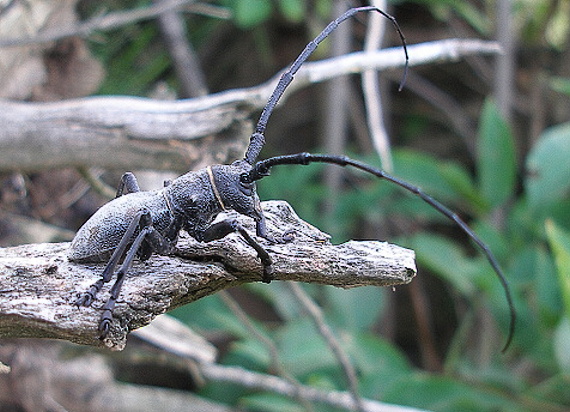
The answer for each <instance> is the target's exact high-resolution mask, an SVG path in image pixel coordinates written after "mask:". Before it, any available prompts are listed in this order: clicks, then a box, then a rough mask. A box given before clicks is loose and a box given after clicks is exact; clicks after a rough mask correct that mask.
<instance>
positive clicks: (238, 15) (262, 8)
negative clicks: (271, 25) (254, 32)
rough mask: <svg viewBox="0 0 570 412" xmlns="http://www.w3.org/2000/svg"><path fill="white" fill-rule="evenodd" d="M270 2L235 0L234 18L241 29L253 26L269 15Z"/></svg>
mask: <svg viewBox="0 0 570 412" xmlns="http://www.w3.org/2000/svg"><path fill="white" fill-rule="evenodd" d="M272 4H273V3H272V2H271V1H266V0H236V1H235V2H234V3H233V6H234V9H233V11H234V20H235V22H236V24H237V25H238V26H239V27H241V28H243V29H248V28H251V27H254V26H256V25H258V24H260V23H262V22H263V21H265V20H266V19H267V18H268V17H269V15H270V14H271V10H272V8H273V5H272Z"/></svg>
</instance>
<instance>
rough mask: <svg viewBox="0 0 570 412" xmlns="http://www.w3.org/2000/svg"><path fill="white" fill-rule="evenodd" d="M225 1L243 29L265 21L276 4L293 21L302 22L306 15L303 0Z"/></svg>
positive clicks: (236, 21)
mask: <svg viewBox="0 0 570 412" xmlns="http://www.w3.org/2000/svg"><path fill="white" fill-rule="evenodd" d="M225 3H226V5H227V6H228V7H229V8H230V9H231V10H232V12H233V18H234V21H235V23H236V24H237V25H238V26H239V27H241V28H243V29H249V28H253V27H255V26H258V25H259V24H261V23H263V22H264V21H265V20H267V19H268V18H269V17H270V16H271V13H272V12H273V9H274V6H277V8H278V10H279V11H280V13H281V14H282V15H283V16H284V17H285V18H286V19H287V20H289V21H291V22H300V21H302V20H303V18H304V16H305V2H304V1H302V0H278V1H276V2H273V1H267V0H232V1H226V2H225Z"/></svg>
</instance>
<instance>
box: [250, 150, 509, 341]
mask: <svg viewBox="0 0 570 412" xmlns="http://www.w3.org/2000/svg"><path fill="white" fill-rule="evenodd" d="M309 163H332V164H337V165H339V166H353V167H355V168H357V169H360V170H363V171H365V172H368V173H371V174H373V175H374V176H377V177H379V178H380V179H385V180H388V181H389V182H392V183H395V184H396V185H398V186H400V187H402V188H404V189H406V190H407V191H409V192H411V193H413V194H415V195H417V196H419V197H420V198H421V199H422V200H423V201H424V202H426V203H427V204H429V205H430V206H431V207H433V208H434V209H436V210H437V211H438V212H440V213H441V214H443V215H444V216H446V217H447V218H449V219H451V220H452V221H453V222H455V223H456V224H457V225H458V226H459V227H460V228H461V230H463V232H465V233H466V234H467V235H468V236H469V237H470V238H471V239H472V240H473V242H475V244H476V245H477V246H478V247H479V248H480V249H481V251H482V252H483V254H484V255H485V257H486V258H487V260H488V261H489V263H490V264H491V266H492V267H493V270H494V271H495V273H496V274H497V276H498V278H499V281H500V282H501V284H502V286H503V289H504V291H505V296H506V298H507V303H508V305H509V311H510V315H511V321H510V327H509V335H508V337H507V342H506V344H505V346H504V347H503V350H502V351H503V352H504V351H506V350H507V348H508V347H509V345H510V344H511V341H512V339H513V335H514V333H515V322H516V311H515V306H514V303H513V298H512V296H511V291H510V288H509V284H508V282H507V279H506V277H505V275H504V274H503V271H502V269H501V267H500V266H499V263H498V262H497V259H496V258H495V256H494V255H493V252H491V249H489V246H487V245H486V244H485V243H484V242H483V241H482V240H481V239H480V238H479V237H478V236H477V235H476V234H475V232H474V231H473V229H471V228H470V227H469V226H468V225H467V223H465V222H464V221H463V220H462V219H461V218H460V217H459V216H458V215H457V213H455V212H453V211H452V210H451V209H449V208H448V207H447V206H445V205H443V204H442V203H440V202H439V201H437V200H435V199H434V198H433V197H431V196H430V195H428V194H426V193H424V192H423V190H422V189H421V188H419V187H417V186H414V185H412V184H410V183H408V182H405V181H403V180H401V179H399V178H397V177H394V176H391V175H389V174H388V173H386V172H384V171H383V170H381V169H377V168H375V167H372V166H370V165H368V164H366V163H362V162H359V161H358V160H354V159H351V158H349V157H346V156H335V155H326V154H310V153H297V154H292V155H284V156H276V157H270V158H269V159H265V160H261V161H259V162H257V163H256V164H255V165H254V166H253V167H252V169H251V171H250V172H248V173H244V174H243V175H242V176H241V180H242V181H243V182H254V181H256V180H259V179H261V178H263V177H264V176H267V175H269V170H270V169H271V168H272V167H273V166H278V165H285V164H294V165H308V164H309Z"/></svg>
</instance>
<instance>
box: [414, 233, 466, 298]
mask: <svg viewBox="0 0 570 412" xmlns="http://www.w3.org/2000/svg"><path fill="white" fill-rule="evenodd" d="M410 240H411V243H410V244H409V245H408V246H409V247H411V248H412V249H414V250H415V251H416V257H417V260H418V263H420V264H421V265H424V266H425V267H427V268H428V269H430V270H431V271H433V272H434V273H436V274H438V275H439V276H441V277H442V278H443V279H444V280H446V281H448V282H450V283H451V284H452V285H453V286H454V287H455V288H456V289H457V290H459V291H460V292H461V293H462V294H464V295H465V296H473V293H474V292H475V290H476V288H475V284H474V282H473V280H474V279H473V274H474V273H475V272H476V270H477V262H476V261H473V260H471V259H469V258H467V257H466V256H465V252H464V251H463V250H462V249H461V248H460V247H459V245H458V243H457V242H456V241H451V240H449V239H446V238H444V237H442V236H438V235H435V234H433V233H430V234H423V233H420V234H417V235H416V236H414V237H413V238H412V239H410Z"/></svg>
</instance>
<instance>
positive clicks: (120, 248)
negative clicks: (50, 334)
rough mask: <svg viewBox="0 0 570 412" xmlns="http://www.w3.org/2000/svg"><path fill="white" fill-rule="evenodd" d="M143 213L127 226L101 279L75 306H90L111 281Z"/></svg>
mask: <svg viewBox="0 0 570 412" xmlns="http://www.w3.org/2000/svg"><path fill="white" fill-rule="evenodd" d="M143 213H145V212H144V211H141V212H139V213H138V214H137V215H135V217H134V218H133V220H132V222H131V223H130V224H129V227H128V228H127V230H126V232H125V234H124V235H123V237H122V238H121V241H120V242H119V244H118V245H117V247H116V248H115V251H114V252H113V255H111V259H109V262H107V266H105V269H103V273H102V274H101V279H99V280H97V282H95V283H94V284H93V285H91V287H90V288H89V290H88V291H87V292H85V293H84V294H82V295H81V296H80V297H79V298H78V299H77V300H76V301H75V304H76V305H77V306H89V305H91V302H93V300H94V299H95V296H97V293H99V291H100V290H101V288H102V287H103V284H105V283H107V282H109V281H110V280H111V277H112V276H113V273H114V272H115V268H116V267H117V264H118V263H119V261H120V260H121V259H122V258H123V257H124V256H125V253H126V252H127V248H128V246H129V242H130V240H131V239H132V237H133V236H134V234H135V231H136V229H137V227H139V223H140V219H141V216H142V214H143Z"/></svg>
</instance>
